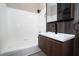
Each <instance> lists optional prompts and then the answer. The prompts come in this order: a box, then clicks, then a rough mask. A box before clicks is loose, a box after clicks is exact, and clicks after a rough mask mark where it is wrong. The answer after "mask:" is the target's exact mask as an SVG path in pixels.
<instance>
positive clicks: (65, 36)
mask: <svg viewBox="0 0 79 59" xmlns="http://www.w3.org/2000/svg"><path fill="white" fill-rule="evenodd" d="M39 35H43V36H46V37H49V38H53V39H55V40H58V41H61V42H65V41H67V40H70V39H73V38H75V35H74V34H66V33H57V34H55V32H42V33H40V34H39Z"/></svg>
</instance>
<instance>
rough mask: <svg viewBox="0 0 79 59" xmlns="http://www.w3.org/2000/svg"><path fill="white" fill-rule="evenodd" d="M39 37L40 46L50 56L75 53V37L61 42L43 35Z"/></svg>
mask: <svg viewBox="0 0 79 59" xmlns="http://www.w3.org/2000/svg"><path fill="white" fill-rule="evenodd" d="M38 38H39V39H38V43H39V44H38V45H39V48H40V49H41V50H42V51H43V52H44V53H45V54H46V55H48V56H72V55H73V39H71V40H68V41H66V42H61V41H57V40H55V39H52V38H48V37H45V36H42V35H39V37H38Z"/></svg>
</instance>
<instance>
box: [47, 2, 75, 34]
mask: <svg viewBox="0 0 79 59" xmlns="http://www.w3.org/2000/svg"><path fill="white" fill-rule="evenodd" d="M74 12H75V10H74V4H73V3H58V4H57V21H54V22H48V23H47V31H51V32H55V31H56V30H55V23H56V22H57V32H62V33H69V34H73V33H74V32H73V20H74Z"/></svg>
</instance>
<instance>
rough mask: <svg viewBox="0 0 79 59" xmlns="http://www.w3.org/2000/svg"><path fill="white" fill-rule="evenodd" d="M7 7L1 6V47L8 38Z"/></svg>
mask: <svg viewBox="0 0 79 59" xmlns="http://www.w3.org/2000/svg"><path fill="white" fill-rule="evenodd" d="M7 16H8V15H7V9H6V7H0V49H1V48H2V47H3V44H5V42H7V39H8V27H7V26H8V19H7Z"/></svg>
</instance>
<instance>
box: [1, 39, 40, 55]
mask: <svg viewBox="0 0 79 59" xmlns="http://www.w3.org/2000/svg"><path fill="white" fill-rule="evenodd" d="M39 51H40V49H39V48H38V40H26V41H10V40H9V41H8V42H6V45H5V46H4V47H3V48H2V50H1V52H0V55H1V56H24V55H25V56H27V55H31V54H34V53H36V52H39Z"/></svg>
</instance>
